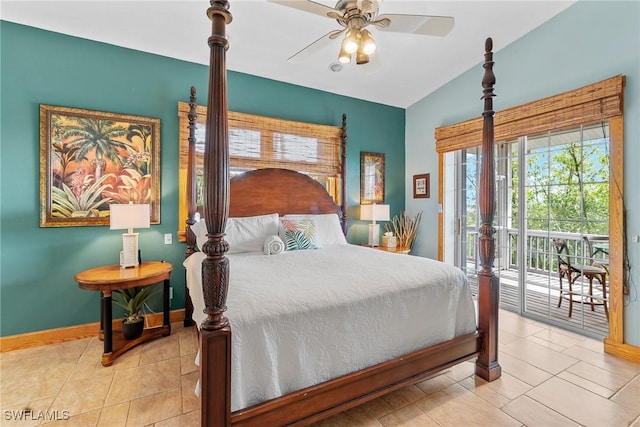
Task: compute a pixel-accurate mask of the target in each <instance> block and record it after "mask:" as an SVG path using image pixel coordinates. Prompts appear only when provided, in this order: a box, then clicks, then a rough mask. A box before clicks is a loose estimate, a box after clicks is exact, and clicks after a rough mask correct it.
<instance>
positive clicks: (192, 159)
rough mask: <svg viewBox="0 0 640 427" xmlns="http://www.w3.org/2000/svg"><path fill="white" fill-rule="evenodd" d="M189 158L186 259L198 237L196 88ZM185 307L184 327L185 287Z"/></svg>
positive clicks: (188, 316)
mask: <svg viewBox="0 0 640 427" xmlns="http://www.w3.org/2000/svg"><path fill="white" fill-rule="evenodd" d="M188 117H189V138H188V140H189V156H188V158H187V159H188V160H187V220H186V221H185V222H186V228H185V236H186V238H187V250H186V252H185V255H184V258H185V259H187V258H188V257H190V256H191V255H192V254H193V253H194V252H195V247H196V236H195V234H194V233H193V231H192V230H191V226H192V225H193V224H195V223H196V220H195V214H196V209H197V206H196V205H197V200H196V199H197V188H196V148H195V146H196V124H197V122H198V113H197V105H196V88H195V87H193V86H191V96H190V97H189V114H188ZM185 293H186V295H185V298H184V300H185V307H184V326H185V327H186V326H191V325H193V303H192V302H191V297H190V296H189V288H187V287H186V286H185Z"/></svg>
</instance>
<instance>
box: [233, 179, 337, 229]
mask: <svg viewBox="0 0 640 427" xmlns="http://www.w3.org/2000/svg"><path fill="white" fill-rule="evenodd" d="M230 187H231V190H230V195H229V216H230V217H245V216H253V215H264V214H270V213H278V214H280V215H285V214H326V213H336V214H338V216H339V217H341V218H342V209H341V208H340V207H339V206H338V205H336V204H335V203H334V201H333V198H332V197H331V196H330V195H329V193H327V191H326V190H325V188H324V187H323V186H322V185H321V184H320V183H318V182H317V181H315V180H314V179H312V178H310V177H309V176H307V175H304V174H301V173H298V172H295V171H292V170H288V169H277V168H267V169H257V170H253V171H249V172H245V173H243V174H240V175H237V176H235V177H233V178H232V179H231V182H230Z"/></svg>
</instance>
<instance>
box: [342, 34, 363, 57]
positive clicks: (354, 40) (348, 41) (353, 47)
mask: <svg viewBox="0 0 640 427" xmlns="http://www.w3.org/2000/svg"><path fill="white" fill-rule="evenodd" d="M359 38H360V32H359V31H355V30H349V31H347V34H346V35H345V37H344V40H343V41H342V49H344V50H345V51H346V52H348V53H355V52H356V51H357V50H358V43H359Z"/></svg>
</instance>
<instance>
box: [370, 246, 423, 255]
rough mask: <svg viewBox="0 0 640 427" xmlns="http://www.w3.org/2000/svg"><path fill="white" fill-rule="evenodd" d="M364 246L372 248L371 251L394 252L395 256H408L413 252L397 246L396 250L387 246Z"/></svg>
mask: <svg viewBox="0 0 640 427" xmlns="http://www.w3.org/2000/svg"><path fill="white" fill-rule="evenodd" d="M362 246H366V247H368V248H371V249H377V250H379V251H385V252H393V253H394V254H404V255H406V254H408V253H409V252H410V251H411V249H409V248H405V247H402V246H396V247H395V248H388V247H386V246H369V245H362Z"/></svg>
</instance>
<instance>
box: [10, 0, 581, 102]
mask: <svg viewBox="0 0 640 427" xmlns="http://www.w3.org/2000/svg"><path fill="white" fill-rule="evenodd" d="M301 1H304V0H301ZM574 2H575V1H559V0H558V1H418V0H414V1H398V0H384V1H383V3H382V6H381V8H380V13H392V14H422V15H441V16H453V17H454V18H455V24H454V27H453V30H452V31H451V32H450V33H449V34H448V35H447V36H446V37H434V36H420V35H414V34H398V33H388V32H385V33H382V32H379V31H377V30H376V29H375V28H374V29H372V30H371V32H372V34H373V36H374V38H375V40H376V43H377V45H378V49H377V52H376V53H375V54H374V55H373V56H372V60H371V62H370V63H369V64H367V65H356V64H355V62H352V63H351V64H347V65H345V66H344V67H343V69H342V71H340V72H333V71H331V70H330V69H329V66H330V64H331V63H335V62H337V55H338V51H339V48H340V40H341V38H339V39H336V40H333V41H332V43H330V44H329V45H327V46H326V47H324V48H323V49H321V50H319V51H318V52H316V54H315V55H313V56H312V57H310V58H308V59H307V60H305V61H302V62H300V63H291V62H288V61H287V59H288V58H289V57H290V56H292V55H293V54H294V53H296V52H298V51H299V50H300V49H302V48H304V47H305V46H306V45H308V44H310V43H312V42H313V41H314V40H316V39H318V38H320V37H322V36H323V35H325V34H326V33H328V32H329V31H332V30H335V29H339V28H340V27H339V26H338V24H337V23H336V21H335V20H333V19H331V18H328V17H327V18H325V17H322V16H318V15H313V14H310V13H305V12H302V11H299V10H296V9H293V8H290V7H285V6H282V5H279V4H275V3H270V2H268V1H267V0H230V5H231V8H230V11H231V13H232V15H233V21H232V22H231V23H230V24H229V25H228V27H227V34H228V36H229V40H230V49H229V51H228V53H227V66H228V68H229V69H230V70H234V71H239V72H242V73H247V74H252V75H256V76H261V77H266V78H269V79H274V80H279V81H283V82H287V83H292V84H296V85H300V86H306V87H310V88H314V89H320V90H324V91H328V92H332V93H336V94H340V95H346V96H350V97H354V98H359V99H364V100H368V101H373V102H378V103H382V104H386V105H392V106H396V107H402V108H406V107H409V106H410V105H412V104H413V103H415V102H416V101H418V100H420V99H422V98H423V97H425V96H426V95H428V94H430V93H431V92H433V91H434V90H436V89H437V88H438V87H440V86H442V85H443V84H445V83H447V82H448V81H449V80H451V79H453V78H455V77H456V76H458V75H460V74H462V73H463V72H465V71H466V70H468V69H469V68H471V67H473V66H475V65H477V64H479V63H480V62H481V61H482V60H483V55H482V54H483V52H484V40H485V39H486V38H487V37H492V38H493V41H494V51H498V50H500V49H501V48H503V47H505V46H506V45H508V44H509V43H511V42H513V41H514V40H516V39H518V38H520V37H522V36H523V35H525V34H526V33H528V32H529V31H531V30H533V29H534V28H536V27H537V26H539V25H541V24H542V23H544V22H545V21H547V20H548V19H550V18H552V17H553V16H554V15H556V14H558V13H560V12H561V11H563V10H564V9H566V8H567V7H569V6H570V5H571V4H573V3H574ZM319 3H322V4H324V5H327V6H330V7H333V6H335V2H327V1H319ZM208 6H209V2H208V1H206V0H203V1H150V0H147V1H94V0H85V1H51V0H50V1H29V0H21V1H9V0H2V1H1V2H0V17H1V18H2V19H3V20H7V21H11V22H16V23H20V24H24V25H29V26H33V27H38V28H43V29H46V30H50V31H55V32H59V33H63V34H68V35H72V36H77V37H82V38H86V39H91V40H96V41H100V42H105V43H109V44H113V45H117V46H122V47H126V48H131V49H136V50H140V51H144V52H150V53H154V54H158V55H163V56H167V57H171V58H177V59H181V60H185V61H190V62H195V63H199V64H208V63H209V48H208V46H207V37H208V36H209V34H210V31H211V25H210V21H209V19H208V18H207V16H206V9H207V7H208ZM4 66H10V64H4Z"/></svg>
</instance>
